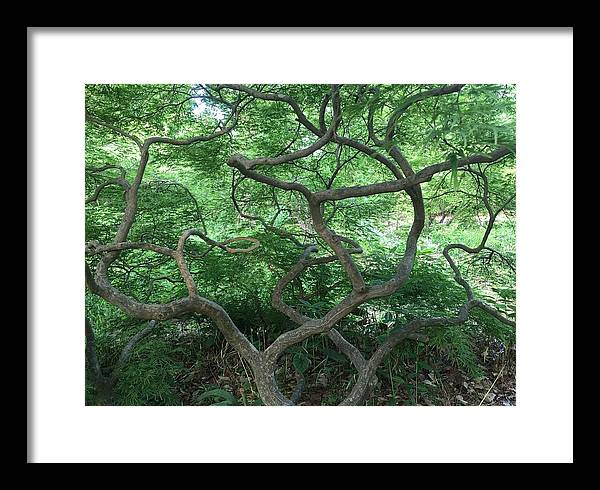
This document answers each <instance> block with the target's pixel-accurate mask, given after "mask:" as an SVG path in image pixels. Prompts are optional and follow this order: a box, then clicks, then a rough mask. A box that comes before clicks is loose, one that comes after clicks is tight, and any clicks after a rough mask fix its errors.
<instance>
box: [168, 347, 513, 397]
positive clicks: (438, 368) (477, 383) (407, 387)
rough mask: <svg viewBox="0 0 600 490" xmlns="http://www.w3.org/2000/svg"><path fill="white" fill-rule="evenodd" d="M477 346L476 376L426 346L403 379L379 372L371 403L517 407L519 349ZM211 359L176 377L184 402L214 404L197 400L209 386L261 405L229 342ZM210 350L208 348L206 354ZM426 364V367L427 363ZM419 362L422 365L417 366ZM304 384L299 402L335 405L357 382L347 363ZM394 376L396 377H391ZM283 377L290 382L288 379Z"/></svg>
mask: <svg viewBox="0 0 600 490" xmlns="http://www.w3.org/2000/svg"><path fill="white" fill-rule="evenodd" d="M476 347H477V355H478V358H479V366H480V367H481V369H482V372H483V373H484V375H483V376H481V377H478V378H473V376H472V375H469V374H468V373H466V372H464V371H463V370H461V369H460V368H458V367H456V366H452V365H449V364H448V362H447V361H446V360H445V359H442V358H440V356H439V355H436V354H435V353H434V351H432V350H429V351H427V350H424V352H423V355H422V357H421V358H420V359H419V362H418V363H417V364H416V363H415V362H414V361H413V362H410V361H407V362H406V363H404V364H403V365H399V366H396V367H395V369H394V374H396V373H399V375H400V376H402V378H401V379H402V380H403V381H402V382H400V383H392V382H390V378H389V377H388V378H386V377H383V376H380V378H379V382H378V385H377V387H376V388H375V390H374V392H373V394H372V395H371V397H370V399H369V401H368V403H367V404H368V405H418V406H479V405H482V406H511V405H516V384H515V377H516V376H515V375H516V350H515V348H514V347H512V348H511V349H508V350H505V349H504V347H503V346H502V344H500V343H499V342H498V343H495V342H492V343H489V342H483V341H482V342H481V343H480V344H479V345H477V346H476ZM211 352H212V355H211V359H206V358H205V361H206V362H203V363H202V364H200V363H196V364H193V365H188V366H187V367H186V369H185V370H184V371H182V375H181V376H178V377H176V383H177V391H178V393H179V396H180V398H181V401H182V404H183V405H198V404H212V403H215V402H218V401H219V400H220V399H219V398H218V397H217V398H215V399H212V400H211V398H210V397H209V398H208V399H204V400H203V402H202V403H198V402H197V401H196V400H197V397H198V395H201V394H202V393H206V392H208V391H211V390H224V391H226V392H228V393H231V394H232V395H233V396H234V397H235V398H236V399H237V400H238V403H236V404H240V405H260V404H261V402H260V400H259V398H258V396H257V393H256V388H255V386H254V385H253V383H252V382H251V381H250V379H251V375H250V368H249V367H248V366H245V365H244V364H243V363H242V362H241V360H240V358H239V356H237V354H236V353H235V351H233V350H232V349H231V348H230V347H229V346H227V345H226V344H224V345H221V346H218V347H217V346H215V348H214V349H211ZM206 354H207V353H206V352H205V355H206ZM423 365H426V366H427V368H425V367H423ZM417 366H419V369H416V367H417ZM289 374H290V373H288V376H285V377H284V381H283V382H282V383H281V388H282V391H283V392H284V393H286V394H289V393H290V392H291V391H292V390H293V388H294V382H293V381H292V379H293V378H292V376H291V375H289ZM305 378H306V387H305V389H304V391H303V394H302V397H301V399H300V401H299V403H298V405H337V404H338V403H339V402H340V401H341V400H342V399H343V398H344V396H345V395H346V394H347V393H348V390H349V389H351V388H350V387H351V386H352V384H353V381H354V373H351V372H350V369H349V368H348V367H343V366H339V367H338V368H337V369H330V370H327V371H326V372H325V371H324V370H322V369H321V370H316V369H315V370H312V371H308V372H307V373H306V376H305ZM393 378H394V379H398V378H396V376H393ZM285 380H289V382H286V381H285Z"/></svg>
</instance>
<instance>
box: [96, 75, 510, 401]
mask: <svg viewBox="0 0 600 490" xmlns="http://www.w3.org/2000/svg"><path fill="white" fill-rule="evenodd" d="M85 117H86V155H85V160H86V161H85V165H86V285H87V292H86V342H87V350H86V354H87V355H86V359H87V365H88V369H87V372H88V381H89V383H88V393H87V394H86V395H87V396H86V399H87V401H88V403H92V404H130V405H131V404H133V405H140V404H171V405H179V404H197V405H202V404H212V403H218V404H265V405H294V404H304V405H306V404H343V405H357V404H365V403H367V404H414V403H417V404H439V403H444V404H455V403H458V404H460V403H462V402H464V403H469V402H467V401H465V400H464V398H463V396H466V394H463V395H461V394H458V395H456V396H455V395H454V394H452V396H449V395H448V390H450V386H449V383H448V380H449V379H450V378H449V376H450V375H449V374H448V371H445V370H444V369H443V366H452V367H453V368H454V369H456V370H457V372H460V373H462V374H463V375H464V376H465V379H466V380H467V381H465V383H466V384H467V385H469V386H479V388H473V389H472V390H471V391H469V393H471V392H472V393H473V394H474V397H475V398H477V397H478V396H480V395H482V396H483V398H481V401H482V402H487V403H494V397H493V396H492V397H491V398H490V396H491V395H490V393H492V395H493V392H492V391H491V390H492V388H493V387H494V386H496V385H498V386H500V385H501V383H498V382H497V380H498V378H499V377H500V376H501V374H502V373H501V372H500V373H499V371H500V369H499V367H498V365H494V366H491V365H490V364H489V363H486V362H487V359H488V357H489V358H493V357H494V356H496V358H497V359H500V361H501V362H502V363H504V364H503V365H506V363H507V359H508V356H509V353H510V352H512V349H513V348H514V334H515V330H514V327H515V236H514V235H515V233H514V230H515V206H516V202H515V168H516V162H515V159H516V157H515V90H514V86H509V85H463V84H451V85H443V84H432V85H381V84H370V85H344V84H340V85H317V84H314V85H275V84H260V85H230V84H229V85H202V84H198V85H184V84H182V85H88V86H86V114H85ZM502 370H504V367H503V368H502ZM506 371H507V372H508V371H509V369H506ZM494 375H498V376H497V377H495V376H494ZM494 377H495V380H494ZM444 379H446V385H448V386H446V385H444ZM482 380H484V382H482ZM425 381H427V382H425ZM509 381H510V380H509ZM513 381H514V379H513ZM469 383H471V384H469ZM477 383H479V384H477ZM492 383H493V384H492ZM459 384H460V383H459ZM490 386H491V387H492V388H491V387H490ZM488 388H489V389H488ZM513 388H514V386H513ZM478 390H480V391H478ZM486 391H487V393H486ZM444 392H445V395H444ZM315 393H317V394H318V396H316V397H315V396H314V395H315ZM503 397H504V398H503V400H502V401H500V400H499V399H498V400H497V402H498V403H505V404H512V403H514V394H513V395H511V396H506V393H504V394H503ZM475 398H473V400H475ZM498 398H500V397H498ZM478 399H479V398H477V400H478ZM457 400H458V401H457ZM473 403H476V401H474V402H473Z"/></svg>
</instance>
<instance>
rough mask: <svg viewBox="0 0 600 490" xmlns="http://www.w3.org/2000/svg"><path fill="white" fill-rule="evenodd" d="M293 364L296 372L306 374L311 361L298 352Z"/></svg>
mask: <svg viewBox="0 0 600 490" xmlns="http://www.w3.org/2000/svg"><path fill="white" fill-rule="evenodd" d="M292 364H293V365H294V368H295V369H296V371H298V372H299V373H304V372H305V371H306V370H307V369H308V366H309V364H310V360H309V359H308V357H306V356H305V355H304V354H301V353H299V352H298V353H296V354H294V359H293V361H292Z"/></svg>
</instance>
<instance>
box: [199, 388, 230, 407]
mask: <svg viewBox="0 0 600 490" xmlns="http://www.w3.org/2000/svg"><path fill="white" fill-rule="evenodd" d="M207 398H213V399H215V400H216V399H222V401H220V402H217V403H215V405H236V404H237V398H236V397H235V396H233V395H232V394H231V393H229V392H228V391H225V390H222V389H220V388H216V389H214V390H210V391H205V392H204V393H202V394H201V395H200V396H199V397H197V398H196V402H201V401H202V400H206V399H207Z"/></svg>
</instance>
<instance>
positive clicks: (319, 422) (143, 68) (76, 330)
mask: <svg viewBox="0 0 600 490" xmlns="http://www.w3.org/2000/svg"><path fill="white" fill-rule="evenodd" d="M532 32H533V33H528V32H524V31H514V32H511V31H504V32H502V31H493V30H490V31H487V32H486V31H485V30H482V29H479V30H477V31H475V32H472V33H468V32H465V31H456V32H452V31H448V30H445V31H438V32H436V31H435V30H428V31H420V30H418V29H416V30H415V29H411V30H402V28H397V30H396V31H390V30H383V31H367V32H362V33H361V32H359V31H340V32H337V33H334V34H332V33H327V32H323V31H316V32H307V31H304V32H298V31H288V32H286V31H282V30H279V31H277V33H276V35H273V34H268V33H266V32H265V31H256V32H255V33H250V32H248V31H242V32H239V31H237V32H236V31H235V30H227V31H224V30H218V29H217V30H214V29H213V30H206V29H204V28H198V29H196V30H190V29H186V30H181V31H177V30H168V31H162V32H161V31H155V32H153V31H149V30H146V31H137V32H136V31H134V30H131V31H129V32H126V31H122V30H112V31H111V30H110V29H106V30H105V31H96V30H93V29H78V30H68V29H64V30H57V31H53V30H51V29H44V28H35V29H30V30H29V40H28V43H29V54H30V62H29V63H30V64H29V77H30V83H29V89H30V99H29V114H28V116H29V125H30V145H29V146H30V153H29V165H30V166H29V172H30V179H31V180H30V184H31V186H32V189H31V192H32V194H31V196H30V199H31V205H32V208H31V210H32V221H33V223H32V224H33V226H32V228H31V231H32V234H31V235H30V237H29V239H30V240H31V243H30V245H31V251H32V253H31V256H30V260H31V261H32V262H31V264H30V266H31V267H32V269H33V277H32V278H31V279H32V280H31V282H30V285H29V287H30V288H31V289H30V294H31V298H30V300H31V301H32V303H30V307H31V308H32V315H31V317H30V320H29V321H30V325H29V332H28V336H29V338H30V356H31V357H30V373H29V377H30V379H31V380H32V385H31V386H30V398H29V403H30V404H31V408H30V424H31V425H30V428H29V430H30V439H29V442H30V448H29V452H30V461H35V462H80V461H81V462H459V461H465V462H519V461H524V462H568V461H572V457H573V456H572V454H573V448H572V436H573V435H572V426H573V420H572V416H573V414H572V389H573V384H572V383H573V370H572V360H573V358H572V338H573V337H572V335H573V334H572V332H573V320H572V318H573V317H572V263H573V262H572V253H573V249H572V236H573V234H572V214H573V209H572V175H573V157H572V150H573V147H572V122H573V120H572V117H573V116H572V114H573V58H572V56H573V38H572V30H563V31H562V32H560V31H558V32H550V31H539V32H535V30H532ZM94 82H99V83H115V82H127V83H128V82H136V83H173V82H182V83H185V82H187V83H197V82H204V83H250V82H263V83H264V82H271V83H273V82H285V83H293V82H319V83H332V82H336V83H340V82H342V83H368V82H387V83H407V82H411V83H431V82H445V83H516V84H517V93H518V111H517V112H518V124H517V131H518V139H517V141H518V170H517V185H518V188H517V200H518V229H517V237H518V238H517V244H518V252H517V257H518V259H517V260H518V278H517V284H518V285H517V293H518V296H517V304H518V327H517V332H518V333H517V335H518V349H517V352H518V362H517V368H518V369H517V406H516V407H345V408H338V407H335V408H334V407H282V408H280V407H219V408H217V407H85V406H84V378H83V366H84V349H83V346H84V328H83V325H84V319H83V291H84V273H83V263H84V255H83V237H84V214H83V213H84V206H83V204H82V203H83V201H84V195H83V179H84V174H83V169H84V147H83V134H84V112H83V102H84V84H85V83H94Z"/></svg>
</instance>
